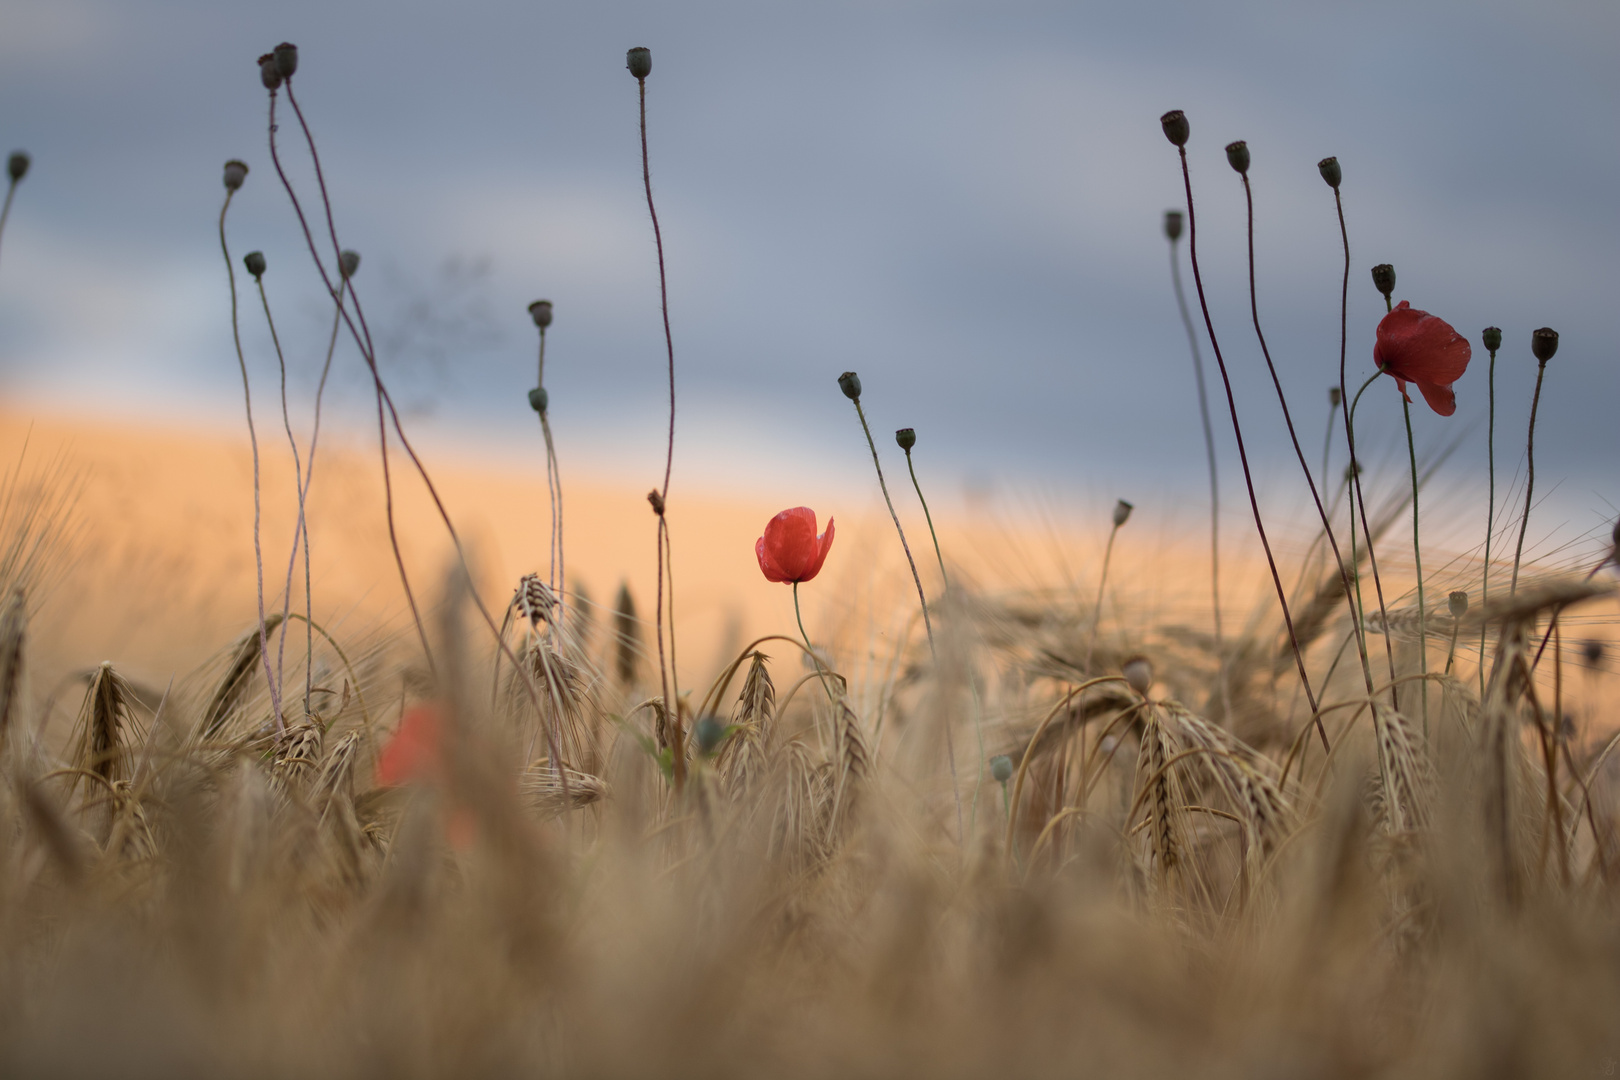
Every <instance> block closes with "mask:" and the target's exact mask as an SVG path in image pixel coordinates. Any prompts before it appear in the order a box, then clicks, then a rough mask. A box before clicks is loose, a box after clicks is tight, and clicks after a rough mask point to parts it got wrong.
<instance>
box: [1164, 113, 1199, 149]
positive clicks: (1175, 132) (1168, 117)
mask: <svg viewBox="0 0 1620 1080" xmlns="http://www.w3.org/2000/svg"><path fill="white" fill-rule="evenodd" d="M1159 126H1160V127H1162V128H1164V137H1165V138H1167V139H1169V140H1170V142H1171V143H1172V144H1173V145H1175V146H1186V145H1187V139H1188V137H1189V136H1191V135H1192V127H1191V126H1190V125H1189V124H1188V123H1187V114H1186V113H1184V112H1182V111H1181V110H1180V109H1171V110H1170V111H1169V112H1167V113H1165V114H1164V115H1163V116H1161V117H1159Z"/></svg>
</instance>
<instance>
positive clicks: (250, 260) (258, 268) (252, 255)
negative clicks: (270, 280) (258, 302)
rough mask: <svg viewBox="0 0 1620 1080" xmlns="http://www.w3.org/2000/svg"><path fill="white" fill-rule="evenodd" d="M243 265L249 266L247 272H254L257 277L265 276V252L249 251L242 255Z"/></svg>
mask: <svg viewBox="0 0 1620 1080" xmlns="http://www.w3.org/2000/svg"><path fill="white" fill-rule="evenodd" d="M242 265H243V266H245V267H247V272H248V273H250V274H252V275H253V276H254V277H255V278H261V277H264V252H262V251H250V252H248V253H247V254H246V255H244V256H242Z"/></svg>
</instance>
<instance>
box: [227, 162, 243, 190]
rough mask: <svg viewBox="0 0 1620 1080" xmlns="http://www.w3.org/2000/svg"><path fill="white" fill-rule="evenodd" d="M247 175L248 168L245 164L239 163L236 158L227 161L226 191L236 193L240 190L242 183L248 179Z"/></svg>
mask: <svg viewBox="0 0 1620 1080" xmlns="http://www.w3.org/2000/svg"><path fill="white" fill-rule="evenodd" d="M247 174H248V167H247V164H246V163H245V162H241V161H237V160H236V159H235V158H232V159H231V160H229V161H227V162H226V163H225V190H227V191H235V190H237V189H238V188H240V187H241V186H242V181H244V180H246V179H247Z"/></svg>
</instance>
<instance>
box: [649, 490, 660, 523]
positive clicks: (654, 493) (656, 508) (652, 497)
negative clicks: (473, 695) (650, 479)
mask: <svg viewBox="0 0 1620 1080" xmlns="http://www.w3.org/2000/svg"><path fill="white" fill-rule="evenodd" d="M647 502H648V504H649V505H650V506H651V507H652V508H653V513H655V514H657V515H658V516H659V517H663V516H664V497H663V496H662V495H660V494H659V493H658V489H657V488H653V489H652V490H651V491H649V492H647Z"/></svg>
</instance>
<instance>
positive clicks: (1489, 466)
mask: <svg viewBox="0 0 1620 1080" xmlns="http://www.w3.org/2000/svg"><path fill="white" fill-rule="evenodd" d="M1487 386H1488V389H1487V393H1488V394H1489V395H1490V412H1489V418H1488V419H1487V420H1486V427H1485V463H1486V473H1487V475H1488V477H1489V479H1488V484H1489V487H1488V489H1487V490H1488V491H1489V492H1490V494H1489V496H1488V498H1489V501H1488V502H1487V504H1486V509H1485V569H1484V572H1483V573H1482V575H1481V578H1480V583H1479V602H1480V604H1482V605H1483V604H1484V603H1485V601H1487V600H1489V599H1490V597H1491V533H1492V532H1494V531H1495V529H1496V350H1495V349H1492V350H1491V367H1490V377H1489V380H1488V383H1487ZM1488 625H1489V624H1487V623H1481V624H1480V628H1479V699H1480V700H1481V701H1484V700H1485V631H1486V629H1487V627H1488Z"/></svg>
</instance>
